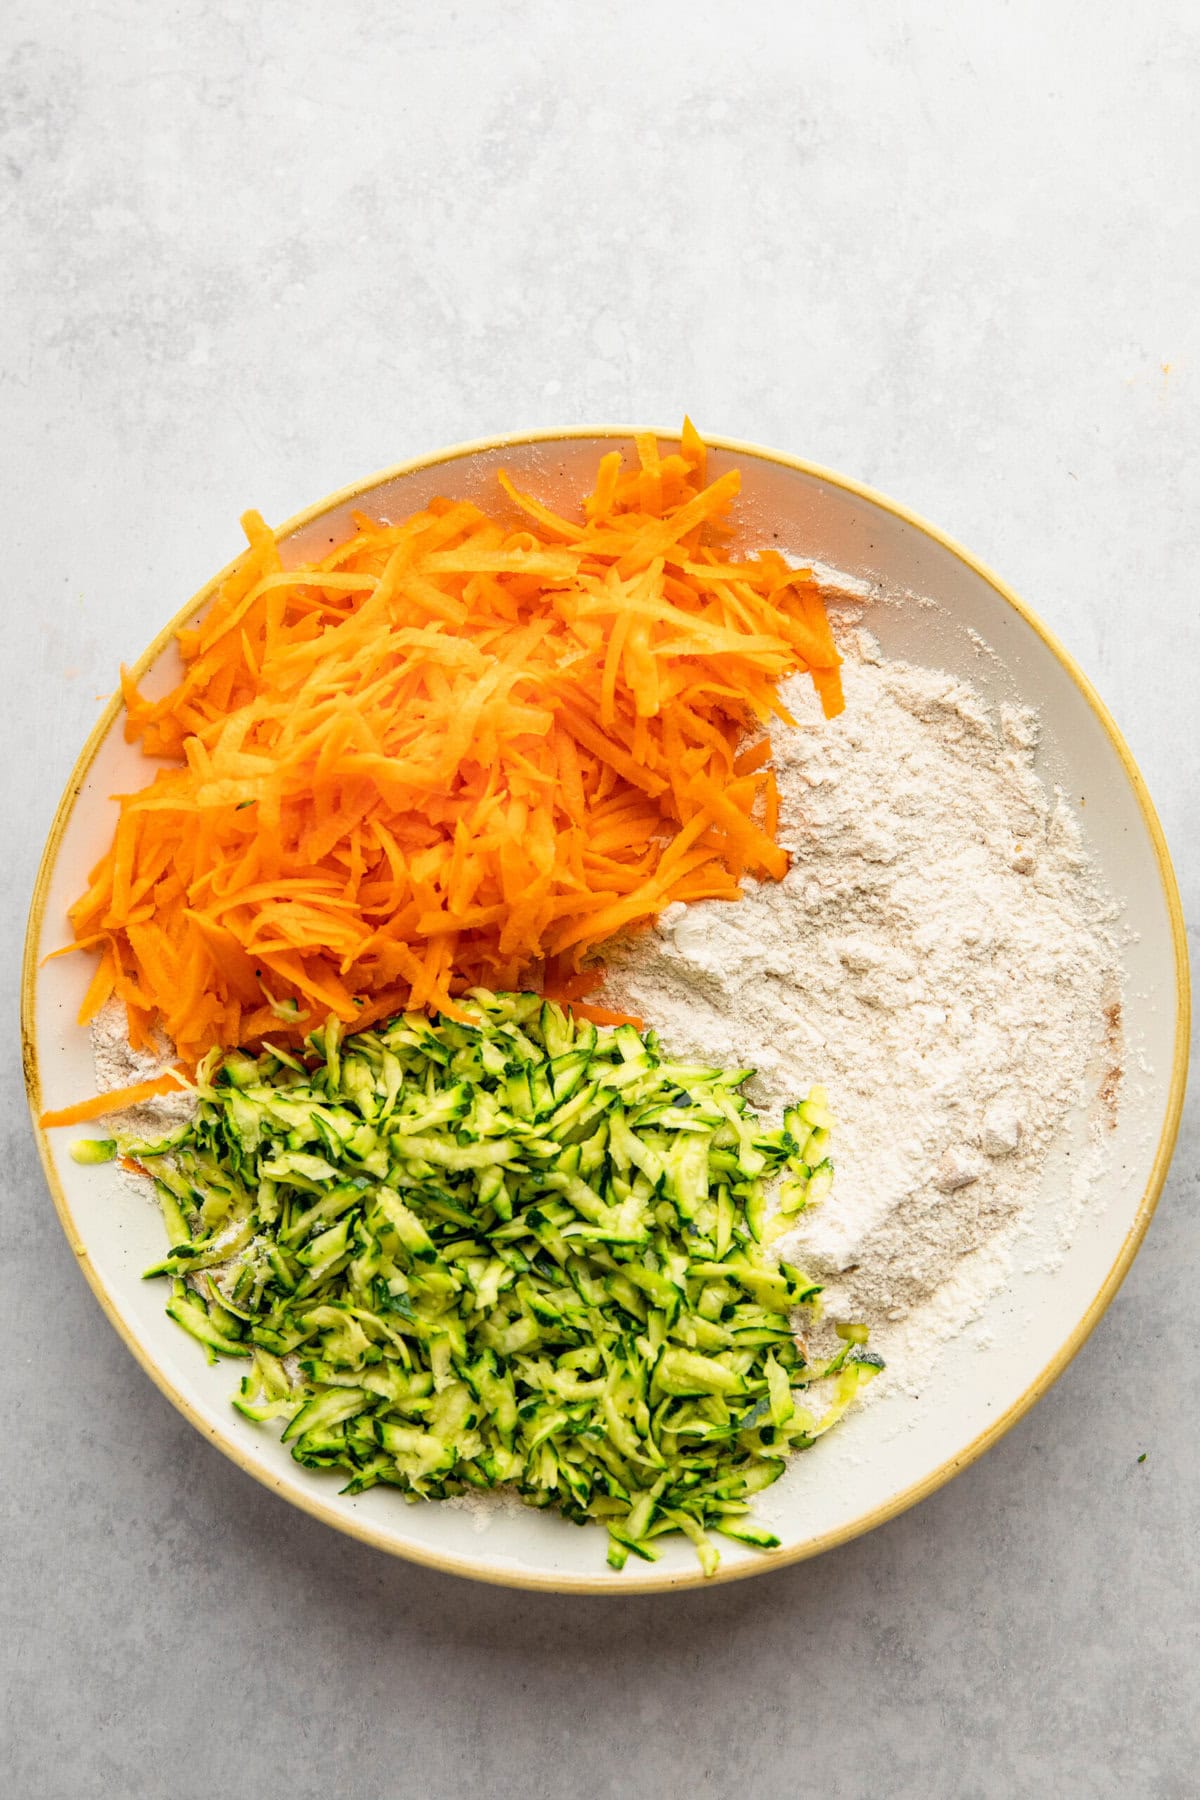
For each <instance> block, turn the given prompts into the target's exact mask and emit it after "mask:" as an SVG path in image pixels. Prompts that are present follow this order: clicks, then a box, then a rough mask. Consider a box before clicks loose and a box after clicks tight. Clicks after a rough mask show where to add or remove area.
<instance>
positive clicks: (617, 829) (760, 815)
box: [46, 420, 842, 1124]
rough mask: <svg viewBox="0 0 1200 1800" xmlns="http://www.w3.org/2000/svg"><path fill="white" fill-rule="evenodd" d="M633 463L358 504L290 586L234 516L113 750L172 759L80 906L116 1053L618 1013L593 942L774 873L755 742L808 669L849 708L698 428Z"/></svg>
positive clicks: (768, 810)
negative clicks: (230, 542)
mask: <svg viewBox="0 0 1200 1800" xmlns="http://www.w3.org/2000/svg"><path fill="white" fill-rule="evenodd" d="M636 450H637V456H636V461H635V462H633V463H632V464H631V465H630V466H626V464H625V463H624V462H623V460H622V457H621V455H620V454H619V453H618V452H616V451H611V452H609V453H608V454H607V455H606V456H604V457H603V458H602V459H601V462H600V465H599V468H598V470H597V474H596V480H595V486H594V489H593V491H592V493H591V494H590V495H589V496H588V497H587V498H586V499H585V500H583V501H582V502H581V503H580V505H579V507H578V509H577V511H576V510H574V509H567V510H566V511H556V510H554V509H552V508H550V507H549V506H546V505H545V504H543V502H542V501H541V500H540V499H538V498H537V496H535V495H531V494H527V493H523V492H521V491H519V490H518V488H517V487H516V486H515V485H514V484H513V483H512V482H511V481H510V480H509V478H508V477H507V476H506V475H502V476H501V477H500V485H501V488H502V489H503V497H502V499H501V502H500V504H499V505H498V507H497V510H496V515H495V516H494V517H493V516H491V515H489V513H487V512H486V511H484V510H482V509H481V508H480V507H479V506H476V505H474V504H471V503H468V502H465V501H452V500H446V499H438V500H432V501H430V502H429V503H428V505H427V506H425V507H424V508H423V509H422V510H421V511H419V512H415V513H413V514H412V515H411V516H410V517H409V518H407V519H404V520H401V521H400V522H399V523H397V524H384V523H382V522H379V521H376V520H372V519H370V518H368V517H366V516H365V515H362V514H355V515H354V525H355V530H354V533H353V535H351V536H350V537H348V538H347V540H346V541H345V542H344V543H341V544H338V545H336V546H333V547H331V548H330V549H329V551H328V553H327V554H326V555H325V556H324V557H323V559H322V560H321V561H319V562H316V563H312V564H306V565H304V566H302V567H297V568H293V569H285V568H284V566H283V563H284V558H283V556H282V555H281V552H280V548H279V546H278V545H277V543H276V541H275V538H274V535H273V534H272V532H271V531H270V530H269V528H268V527H267V526H266V525H265V524H264V522H263V521H262V519H261V518H260V517H259V516H258V514H256V513H247V514H246V515H245V518H244V520H243V525H244V528H245V531H246V535H247V538H248V540H249V549H248V550H247V552H246V554H245V556H244V557H243V558H242V560H241V562H240V563H239V564H238V565H237V567H236V568H235V569H234V571H233V573H232V574H231V575H230V576H229V578H228V579H227V580H226V582H225V584H224V586H223V588H222V590H221V592H220V593H219V594H218V596H217V598H216V600H215V602H214V603H213V605H212V606H211V608H210V609H209V611H208V613H207V614H206V615H205V616H204V617H203V618H202V619H201V620H200V621H199V622H197V623H196V624H193V625H189V626H187V627H185V628H184V629H183V630H182V631H180V633H179V637H178V641H179V649H180V653H181V657H182V661H183V667H184V672H183V676H182V679H181V680H180V681H179V683H178V685H177V686H176V687H175V689H174V690H173V691H172V692H171V693H169V694H167V695H165V696H164V697H163V698H161V699H157V700H150V699H148V698H146V697H145V696H143V695H142V694H141V693H140V692H139V691H138V690H137V688H136V686H135V684H134V683H133V681H132V680H131V678H130V677H129V676H128V675H127V674H126V673H125V672H122V691H123V694H124V699H125V705H126V726H125V729H126V735H127V736H128V737H129V738H130V740H131V741H136V742H139V743H140V745H141V748H142V750H143V752H144V753H145V754H146V755H147V756H148V757H154V758H158V759H162V761H160V765H159V767H158V768H157V771H156V772H155V773H154V774H153V776H152V777H151V779H149V780H148V781H147V783H146V785H145V786H144V787H142V788H141V789H140V790H139V791H137V792H134V793H129V794H125V795H123V796H121V797H120V801H119V804H120V811H119V815H118V822H117V826H116V830H115V833H114V838H113V842H112V845H111V846H110V848H109V850H108V851H107V853H106V854H105V856H104V857H102V859H101V861H100V862H99V863H98V864H97V865H96V867H95V869H93V871H92V872H91V875H90V877H89V882H88V887H87V891H86V893H84V894H83V895H81V897H80V899H79V900H78V901H77V902H76V903H75V905H74V906H73V907H72V909H71V913H70V919H71V925H72V928H73V931H74V936H75V939H76V945H77V947H79V948H85V949H87V950H88V951H89V952H90V953H91V954H94V955H96V956H97V957H98V959H99V960H98V964H97V968H96V972H95V974H94V976H93V978H92V980H91V983H90V985H89V989H88V994H87V998H86V1000H85V1013H86V1014H88V1015H89V1016H90V1015H91V1014H92V1013H94V1012H95V1011H96V1010H97V1008H98V1007H99V1006H100V1005H102V1004H103V1003H104V1002H105V1001H106V1000H108V999H109V998H110V996H114V995H115V996H116V997H118V998H119V999H120V1000H122V1001H123V1002H124V1004H125V1006H126V1010H127V1013H128V1018H129V1028H130V1036H131V1038H132V1040H133V1041H134V1042H135V1043H137V1044H139V1045H143V1044H148V1043H149V1042H151V1041H152V1040H153V1038H154V1034H155V1032H156V1031H158V1030H161V1031H164V1032H165V1033H166V1034H167V1036H168V1037H169V1038H170V1039H171V1041H172V1042H173V1043H174V1045H175V1047H176V1050H177V1053H178V1055H179V1058H180V1061H181V1064H182V1066H183V1067H185V1068H191V1067H194V1066H195V1064H196V1063H197V1062H198V1061H199V1059H200V1058H201V1057H202V1056H203V1055H204V1054H205V1052H206V1051H207V1050H208V1049H210V1048H211V1047H212V1046H213V1045H215V1044H220V1045H224V1046H229V1045H232V1044H235V1043H257V1042H261V1041H263V1039H264V1038H268V1039H277V1040H279V1041H287V1040H289V1039H290V1040H291V1041H293V1042H294V1041H296V1040H297V1039H299V1038H302V1037H303V1035H304V1033H305V1032H306V1031H307V1030H309V1029H311V1020H312V1018H313V1016H314V1014H316V1013H318V1012H319V1013H320V1014H321V1015H323V1014H324V1013H325V1012H327V1011H332V1012H333V1013H335V1014H336V1015H337V1016H338V1017H339V1018H340V1019H342V1020H343V1021H344V1022H345V1023H346V1024H347V1025H351V1024H366V1023H371V1022H373V1021H375V1020H377V1019H379V1018H382V1017H384V1016H386V1015H387V1014H388V1013H389V1012H395V1011H398V1010H401V1009H402V1008H404V1007H421V1006H425V1007H430V1008H441V1009H444V1010H445V1009H451V1010H454V1011H457V1010H458V1009H457V1008H455V1005H454V997H455V996H456V995H461V994H463V993H465V992H466V991H467V990H469V989H470V988H472V987H478V986H489V987H495V986H513V985H516V984H524V985H534V986H540V987H541V988H542V990H543V991H544V992H546V993H548V994H552V995H555V996H556V997H558V998H560V999H561V1000H562V1002H563V1004H565V1005H571V1006H573V1007H575V1009H576V1010H577V1011H578V1012H579V1013H580V1014H581V1016H584V1017H590V1018H593V1019H597V1020H602V1021H606V1022H607V1021H612V1020H614V1019H617V1018H618V1017H624V1015H615V1014H612V1013H611V1012H607V1011H605V1009H603V1008H599V1007H595V1006H590V1005H589V1004H588V1003H587V1002H586V1001H585V1000H584V998H583V996H584V994H585V993H587V992H588V991H590V989H591V988H592V987H593V986H595V985H596V982H597V980H598V979H599V976H598V973H597V971H596V970H595V968H594V966H593V965H594V962H595V957H596V954H597V952H598V951H599V949H600V948H601V946H602V945H603V943H604V941H605V939H606V938H608V937H610V936H611V935H613V934H614V933H615V932H618V931H636V930H640V929H643V928H644V927H645V926H646V925H648V924H649V923H650V922H651V921H652V920H653V919H654V917H655V916H656V915H657V914H658V913H660V912H661V911H662V909H663V908H664V907H665V906H667V905H668V904H670V902H671V901H672V900H677V899H678V900H685V901H690V900H695V899H700V898H706V897H716V898H722V899H730V900H732V899H736V898H737V897H738V895H739V893H740V891H741V890H740V887H739V882H740V881H741V879H742V878H743V876H744V875H755V876H758V877H760V878H764V879H779V878H780V877H781V876H782V875H783V873H784V872H785V871H786V869H787V866H788V858H787V853H786V852H785V851H784V850H783V849H782V848H781V847H780V846H779V844H778V843H777V841H776V829H777V826H778V822H779V797H778V791H777V789H776V785H775V780H774V775H773V773H772V771H771V768H770V742H769V739H767V738H766V737H765V736H764V735H763V733H762V727H763V725H764V724H765V723H766V721H767V720H768V719H769V718H770V717H772V716H775V717H778V718H780V719H782V720H785V721H787V720H788V719H789V714H788V713H787V711H786V709H785V707H784V705H783V703H782V701H781V699H780V697H779V694H778V687H779V684H780V683H781V682H782V681H783V680H785V679H786V678H787V677H788V676H790V675H793V674H795V673H797V672H802V671H805V670H807V671H808V672H809V673H810V675H811V678H812V680H813V683H814V685H815V687H816V690H817V693H818V695H819V696H820V699H821V702H822V705H823V708H824V710H825V713H826V714H827V716H832V715H833V714H834V713H836V712H837V711H839V710H840V709H841V706H842V695H841V682H840V678H839V674H838V654H837V649H836V646H835V644H834V640H833V635H832V632H831V631H830V629H829V623H828V620H827V618H826V616H825V611H824V607H823V606H822V603H821V599H820V595H819V591H818V589H817V587H816V585H815V583H814V581H813V579H812V577H811V575H810V574H808V572H807V571H802V570H796V569H792V568H791V567H790V566H789V565H788V564H787V563H786V562H785V561H784V559H783V558H782V557H781V556H779V555H778V553H776V552H774V551H770V550H766V551H762V552H752V551H747V550H745V549H744V548H742V547H741V546H740V545H739V543H738V541H737V538H736V536H735V535H734V533H733V529H732V526H731V524H730V522H729V509H730V506H731V504H732V502H733V500H734V498H735V496H736V494H737V492H738V488H739V485H740V483H739V477H738V473H737V471H736V470H735V469H726V470H725V471H723V472H718V473H717V474H716V476H715V478H714V479H710V478H709V473H708V470H707V468H706V451H705V446H704V444H703V442H702V441H701V439H700V437H699V435H698V434H697V432H696V430H695V428H694V426H692V424H691V422H690V420H689V421H685V424H684V429H683V433H682V437H681V440H680V444H679V447H678V450H672V451H670V452H669V453H665V454H664V452H663V451H662V449H661V448H660V446H659V445H658V444H657V442H656V441H655V440H654V439H653V438H652V437H650V436H647V435H641V436H639V437H638V439H637V442H636ZM568 515H569V516H568ZM514 521H516V522H517V524H516V528H515V529H514ZM161 1081H166V1083H167V1086H169V1085H171V1083H170V1078H161ZM161 1081H160V1083H151V1084H144V1083H143V1084H139V1090H129V1092H130V1093H131V1094H136V1096H137V1098H143V1097H148V1096H149V1094H150V1093H152V1092H153V1093H161V1092H166V1091H167V1086H163V1085H161ZM143 1089H144V1090H145V1092H144V1093H143V1092H141V1091H140V1090H143ZM137 1098H134V1099H129V1098H126V1099H125V1100H124V1101H123V1102H121V1103H122V1104H126V1105H133V1104H136V1103H137ZM116 1103H117V1100H116V1097H114V1096H113V1095H106V1096H99V1097H98V1098H97V1100H95V1101H85V1102H83V1103H82V1105H81V1107H74V1108H66V1109H64V1110H63V1111H62V1112H60V1113H56V1114H48V1115H46V1119H47V1121H48V1122H54V1123H63V1124H66V1123H79V1122H82V1121H84V1120H86V1119H88V1118H93V1117H98V1116H99V1115H100V1111H101V1110H111V1109H112V1108H113V1107H114V1105H115V1104H116ZM89 1109H91V1110H89Z"/></svg>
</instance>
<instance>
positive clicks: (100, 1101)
mask: <svg viewBox="0 0 1200 1800" xmlns="http://www.w3.org/2000/svg"><path fill="white" fill-rule="evenodd" d="M186 1085H187V1084H186V1082H185V1081H184V1080H182V1078H181V1077H180V1076H178V1075H175V1074H172V1073H171V1072H170V1070H168V1072H167V1073H166V1074H165V1075H155V1076H153V1077H152V1078H151V1080H149V1081H135V1082H134V1084H133V1086H132V1087H123V1088H110V1089H109V1091H108V1092H107V1093H106V1094H94V1095H93V1096H92V1098H91V1099H90V1100H80V1101H78V1102H77V1103H76V1104H75V1105H74V1106H62V1107H59V1108H58V1110H57V1111H56V1112H44V1113H43V1114H42V1116H41V1118H40V1119H39V1121H38V1123H39V1124H40V1125H43V1126H45V1127H47V1128H49V1127H50V1126H53V1125H86V1124H87V1123H88V1122H89V1120H91V1119H102V1118H103V1117H104V1116H105V1114H106V1113H118V1112H126V1111H127V1110H128V1109H129V1107H131V1106H140V1105H141V1104H142V1102H143V1101H144V1100H154V1099H156V1098H157V1097H158V1096H159V1095H160V1094H177V1093H179V1091H180V1089H181V1088H183V1087H185V1086H186Z"/></svg>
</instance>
